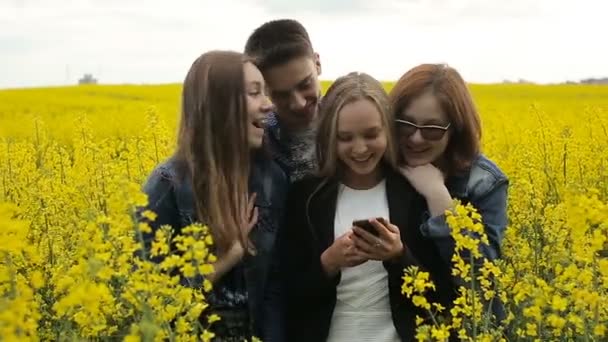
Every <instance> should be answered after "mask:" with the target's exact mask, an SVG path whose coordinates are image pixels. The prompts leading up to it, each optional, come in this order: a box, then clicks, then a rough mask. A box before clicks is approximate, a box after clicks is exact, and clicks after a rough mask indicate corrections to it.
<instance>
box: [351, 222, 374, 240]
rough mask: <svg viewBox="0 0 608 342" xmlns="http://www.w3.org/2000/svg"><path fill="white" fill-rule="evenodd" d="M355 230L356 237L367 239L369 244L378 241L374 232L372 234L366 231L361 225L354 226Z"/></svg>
mask: <svg viewBox="0 0 608 342" xmlns="http://www.w3.org/2000/svg"><path fill="white" fill-rule="evenodd" d="M353 232H354V234H353V235H354V237H355V238H359V239H361V240H364V241H366V242H367V243H369V244H374V243H376V240H377V239H378V238H377V237H375V236H374V235H373V234H371V233H370V232H368V231H366V230H365V229H363V228H360V227H357V226H355V227H353Z"/></svg>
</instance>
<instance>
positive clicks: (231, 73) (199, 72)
mask: <svg viewBox="0 0 608 342" xmlns="http://www.w3.org/2000/svg"><path fill="white" fill-rule="evenodd" d="M271 110H272V105H271V103H270V101H269V100H268V98H267V96H266V94H265V84H264V78H263V77H262V75H261V73H260V71H259V70H258V69H257V67H256V66H255V65H254V64H253V63H252V62H251V61H250V60H249V59H247V58H245V56H244V55H243V54H241V53H237V52H231V51H211V52H207V53H205V54H203V55H201V56H200V57H199V58H197V59H196V60H195V61H194V63H193V64H192V66H191V68H190V70H189V72H188V74H187V76H186V79H185V81H184V85H183V90H182V114H181V119H180V123H179V133H178V138H177V149H176V151H175V153H174V155H173V156H172V157H171V158H169V159H168V160H167V161H165V162H163V163H162V164H161V165H158V166H157V167H156V168H155V169H154V171H153V172H152V174H151V175H150V177H149V178H148V180H147V183H146V184H145V186H144V191H145V192H146V193H147V194H148V197H149V201H148V202H149V205H148V207H147V208H146V209H149V210H151V211H153V212H155V213H156V214H157V218H156V220H154V221H153V222H150V226H151V227H152V230H153V232H152V234H148V235H147V236H146V239H147V240H148V242H149V241H150V240H151V239H152V238H153V236H154V233H155V231H156V230H157V229H158V228H159V227H160V226H162V225H170V226H171V227H172V228H173V230H174V234H179V233H180V230H181V228H183V227H185V226H188V225H190V224H192V223H194V222H201V223H203V224H205V225H207V226H208V227H209V229H210V232H211V234H212V236H213V238H214V249H215V250H214V251H213V252H214V254H215V255H216V256H217V261H216V262H215V263H214V270H215V271H214V273H213V274H211V275H209V276H208V279H209V280H210V281H211V282H212V283H213V290H212V292H211V294H210V296H209V298H208V302H209V304H210V310H209V313H216V314H218V315H219V316H220V317H221V320H220V321H219V322H217V323H215V324H214V326H213V331H214V333H215V334H216V336H217V340H219V341H237V340H238V341H242V340H243V339H249V338H250V337H251V336H252V335H256V336H259V337H263V338H265V339H267V340H270V339H271V337H270V336H269V335H270V334H271V333H270V332H269V331H270V329H272V327H271V324H276V322H275V321H274V319H273V317H272V316H273V315H274V314H273V313H272V312H271V311H272V310H274V308H273V305H274V304H277V302H276V301H274V302H270V301H269V302H266V301H268V300H269V299H268V298H270V297H272V294H276V293H277V292H275V291H273V288H274V286H275V285H276V284H274V283H273V282H272V281H268V278H269V274H270V272H271V270H270V268H271V262H273V260H271V254H272V253H273V250H274V240H275V235H276V232H277V229H278V226H279V221H280V216H281V207H282V205H283V203H284V197H285V194H284V192H285V189H286V186H287V178H286V176H285V175H284V173H283V172H282V171H281V169H280V168H279V167H278V166H277V165H275V164H274V163H273V162H272V161H271V160H269V159H266V158H264V155H263V153H262V152H261V150H262V145H263V136H264V127H263V126H264V122H265V120H266V117H267V115H268V114H269V113H270V112H271ZM251 270H253V271H251ZM182 283H186V284H189V285H192V286H200V285H201V280H200V279H198V280H194V281H193V279H183V281H182ZM206 311H207V310H206Z"/></svg>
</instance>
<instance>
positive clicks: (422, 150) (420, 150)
mask: <svg viewBox="0 0 608 342" xmlns="http://www.w3.org/2000/svg"><path fill="white" fill-rule="evenodd" d="M407 150H408V151H409V152H412V153H424V152H426V151H428V150H429V149H428V148H423V149H413V148H411V147H408V148H407Z"/></svg>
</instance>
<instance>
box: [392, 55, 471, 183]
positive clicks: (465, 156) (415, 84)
mask: <svg viewBox="0 0 608 342" xmlns="http://www.w3.org/2000/svg"><path fill="white" fill-rule="evenodd" d="M426 92H431V94H433V95H434V96H436V97H437V100H438V101H439V103H440V105H441V108H442V109H443V111H444V112H445V113H446V114H447V116H448V119H449V121H450V123H451V127H450V130H451V135H450V141H449V142H448V146H447V148H446V151H445V152H444V154H445V157H446V161H447V163H448V165H447V169H448V170H447V171H448V172H458V171H462V170H463V169H466V168H467V167H468V166H469V165H470V164H471V162H472V161H473V160H474V159H475V157H476V156H477V154H478V153H479V149H480V147H479V145H480V139H481V122H480V119H479V114H478V113H477V109H476V108H475V103H474V102H473V99H472V97H471V94H470V92H469V89H468V88H467V84H466V83H465V81H464V80H463V78H462V77H461V76H460V74H459V73H458V71H456V70H455V69H454V68H452V67H449V66H447V65H444V64H421V65H418V66H417V67H414V68H412V69H410V70H409V71H408V72H406V73H405V74H404V75H403V76H401V78H400V79H399V81H397V83H396V84H395V86H394V87H393V89H392V90H391V92H390V94H389V96H390V100H391V104H392V106H393V110H394V112H395V116H396V117H398V118H400V117H401V116H402V115H403V111H404V110H405V109H406V108H407V107H408V106H409V104H410V103H411V102H412V100H414V99H415V98H417V97H419V96H420V95H423V94H424V93H426Z"/></svg>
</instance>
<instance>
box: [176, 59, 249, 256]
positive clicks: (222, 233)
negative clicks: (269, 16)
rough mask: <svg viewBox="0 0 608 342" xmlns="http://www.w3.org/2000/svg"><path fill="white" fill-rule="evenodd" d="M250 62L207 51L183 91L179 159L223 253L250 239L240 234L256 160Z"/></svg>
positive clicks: (202, 215)
mask: <svg viewBox="0 0 608 342" xmlns="http://www.w3.org/2000/svg"><path fill="white" fill-rule="evenodd" d="M246 62H248V60H247V59H246V58H245V57H244V55H243V54H241V53H237V52H232V51H210V52H207V53H205V54H203V55H201V56H200V57H199V58H197V59H196V60H195V61H194V63H192V66H191V67H190V70H189V71H188V74H187V76H186V79H185V80H184V85H183V90H182V113H181V120H180V124H179V131H178V138H177V145H178V146H177V151H176V153H175V157H176V159H177V161H178V163H179V164H181V165H183V166H184V169H185V170H184V173H187V174H189V175H190V179H191V181H192V187H193V192H194V198H195V202H196V210H197V214H198V219H199V220H200V221H201V222H203V223H204V224H206V225H208V226H209V228H210V230H211V232H212V234H213V237H214V241H215V245H216V246H217V247H218V253H222V252H223V251H226V250H227V249H228V248H229V247H230V245H231V244H232V243H233V242H234V241H237V240H238V241H241V242H242V243H244V241H246V239H245V237H243V236H242V234H241V231H240V226H241V213H242V210H243V209H244V208H245V206H246V203H247V197H246V196H247V193H248V176H249V162H250V161H249V158H250V157H249V154H250V151H249V145H248V142H247V120H248V119H247V106H246V97H245V96H246V95H245V86H244V71H243V65H244V64H245V63H246ZM184 179H187V178H184ZM243 245H245V244H243Z"/></svg>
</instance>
